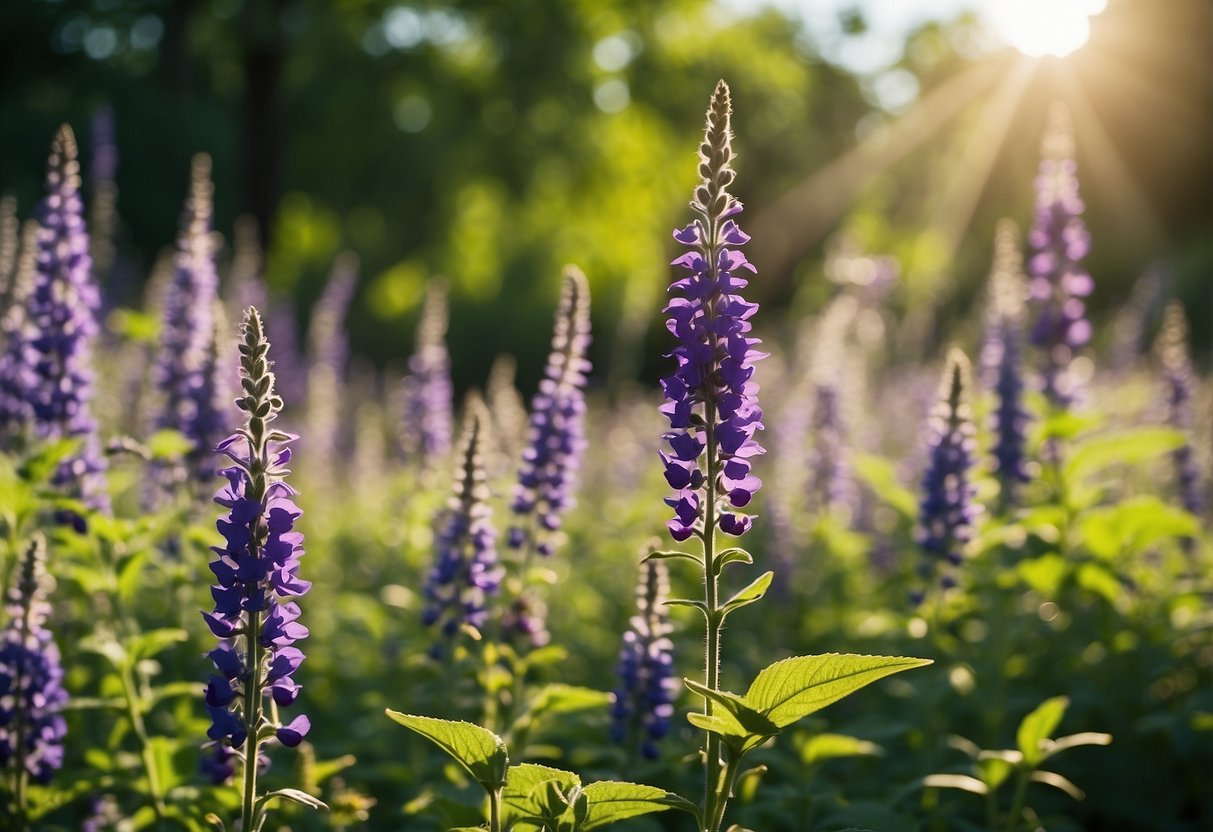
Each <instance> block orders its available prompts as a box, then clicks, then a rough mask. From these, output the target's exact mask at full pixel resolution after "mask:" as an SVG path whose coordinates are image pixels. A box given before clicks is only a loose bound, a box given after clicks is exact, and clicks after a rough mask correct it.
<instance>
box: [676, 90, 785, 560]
mask: <svg viewBox="0 0 1213 832" xmlns="http://www.w3.org/2000/svg"><path fill="white" fill-rule="evenodd" d="M730 114H731V104H730V101H729V88H728V86H727V85H726V84H725V83H724V82H723V81H721V82H720V83H719V84H717V86H716V90H715V92H714V93H713V95H712V102H711V105H710V106H709V108H708V113H707V129H706V132H705V136H704V141H703V144H702V145H700V147H699V175H700V176H701V177H702V180H703V181H702V182H701V183H700V185H699V186H698V187H697V188H696V189H695V197H694V199H692V200H691V208H692V209H693V210H694V211H695V212H696V214H697V215H698V216H697V217H696V218H695V220H694V221H693V222H692V223H691V224H690V225H688V226H687V227H686V228H682V229H679V230H677V231H675V232H674V239H676V240H677V241H678V242H680V243H682V244H683V245H685V246H687V247H688V248H689V249H690V250H689V251H688V252H687V253H686V254H684V255H682V256H681V257H679V258H677V259H676V260H674V263H673V264H674V265H675V266H678V267H680V268H682V269H684V270H685V271H686V275H685V276H683V277H681V278H679V279H678V280H675V281H674V282H673V283H672V284H671V285H670V293H671V294H673V295H674V297H673V298H672V299H671V300H670V302H669V304H668V305H667V306H666V307H665V310H664V311H665V313H666V314H667V315H669V319H668V320H667V321H666V327H667V328H668V329H669V330H670V332H671V333H673V335H674V337H675V338H677V339H678V345H677V346H676V347H674V349H673V350H672V351H671V353H670V356H671V357H673V358H674V359H675V360H676V361H677V362H678V369H677V370H675V372H674V374H673V375H671V376H669V377H668V378H665V379H662V382H661V383H662V387H663V388H664V389H665V396H666V399H667V401H666V403H665V404H663V405H662V406H661V408H660V410H661V412H662V413H663V414H664V415H665V416H666V417H667V418H669V420H670V431H669V432H668V433H666V434H665V439H666V441H668V442H669V445H670V451H671V453H668V454H667V453H664V452H662V453H661V459H662V462H663V463H664V464H665V478H666V481H667V482H669V484H670V486H671V487H672V488H674V489H675V490H676V491H677V494H676V496H674V497H670V498H667V499H666V503H667V504H669V506H670V507H671V508H673V509H674V519H672V520H670V521H669V523H668V526H669V529H670V534H671V536H673V538H674V539H675V540H686V539H687V538H689V537H690V536H691V535H693V534H695V533H696V532H697V531H698V532H699V533H700V534H703V533H705V531H706V530H705V529H704V524H705V523H706V524H707V525H709V526H710V525H713V524H716V523H718V524H719V526H720V529H721V530H722V531H724V532H725V533H727V534H731V535H741V534H744V533H745V532H746V531H748V530H749V528H750V526H751V524H752V522H753V519H752V518H751V517H750V516H748V515H746V514H741V513H739V512H736V511H734V510H733V509H738V508H744V507H745V506H747V505H748V504H749V502H750V500H751V499H752V498H753V496H754V493H755V492H756V491H757V490H758V489H759V487H760V486H761V485H762V481H761V480H760V479H758V477H756V476H754V475H753V473H752V472H751V464H752V462H751V461H752V459H753V457H755V456H757V455H758V454H761V453H764V449H763V447H762V446H761V445H759V444H758V442H757V441H756V440H755V439H754V433H755V431H757V430H760V429H761V428H762V426H763V425H762V421H761V419H762V410H761V408H759V406H758V384H757V383H756V382H754V381H753V380H752V378H751V377H752V376H753V374H754V363H755V362H756V361H758V360H759V359H761V358H763V357H764V354H763V353H760V352H758V351H757V350H756V349H755V346H756V345H757V344H758V343H759V341H758V339H756V338H750V337H747V334H746V333H748V332H749V331H750V321H749V318H750V317H751V316H752V315H753V314H754V313H755V312H756V311H757V310H758V304H756V303H747V302H746V301H745V300H744V299H743V298H742V297H741V295H740V294H738V292H739V291H740V290H741V289H743V288H745V286H746V285H747V283H748V281H747V280H746V279H745V278H743V277H742V276H741V273H742V270H748V271H751V272H753V271H755V269H754V267H753V266H752V265H751V264H750V262H749V261H748V260H746V258H745V255H744V254H742V253H741V252H740V251H738V250H737V249H736V248H734V247H735V246H740V245H744V244H745V243H746V242H747V241H748V240H749V239H750V238H749V236H748V235H747V234H746V233H745V232H743V231H742V230H741V229H740V228H739V227H738V225H737V222H736V221H735V220H734V219H732V218H733V217H734V216H736V215H737V214H739V213H741V203H740V202H738V201H737V200H736V199H734V198H733V196H732V195H730V194H729V193H728V191H727V190H726V189H727V188H728V186H729V185H730V184H732V182H733V178H734V173H733V169H732V167H731V162H732V159H733V149H732V132H731V130H730V126H729V118H730ZM705 457H706V461H705ZM701 463H703V464H704V465H706V466H707V468H708V469H709V470H711V471H714V472H719V473H718V475H717V481H716V482H714V483H708V482H706V475H705V473H704V468H703V467H701ZM718 498H726V499H727V502H728V504H729V506H730V508H728V509H722V510H721V511H719V512H718V511H717V509H718V508H720V507H718V506H717V505H715V504H714V503H715V502H716V500H717V499H718Z"/></svg>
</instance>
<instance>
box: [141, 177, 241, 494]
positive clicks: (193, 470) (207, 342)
mask: <svg viewBox="0 0 1213 832" xmlns="http://www.w3.org/2000/svg"><path fill="white" fill-rule="evenodd" d="M214 192H215V187H214V185H213V184H211V160H210V157H209V156H207V155H206V154H203V153H199V154H198V155H196V156H195V157H194V159H193V162H192V164H191V166H190V192H189V196H188V197H187V198H186V201H185V209H184V211H183V212H182V216H181V230H180V233H179V234H178V237H177V253H176V255H175V256H174V258H173V276H172V279H171V282H170V283H169V285H168V287H167V288H166V290H165V294H164V304H163V310H162V318H161V331H160V344H159V347H158V352H157V357H156V370H155V380H156V387H157V389H158V390H160V391H161V395H162V409H161V411H160V416H159V418H158V420H157V426H158V427H160V428H167V429H170V430H176V431H180V432H181V433H182V434H184V435H185V437H186V438H187V439H189V440H190V447H191V449H190V451H189V452H188V453H187V454H186V462H187V466H188V469H189V471H188V473H189V476H190V479H191V480H193V481H196V482H200V483H205V482H207V481H209V480H210V479H211V478H212V477H213V476H214V475H215V466H214V462H213V458H212V456H211V448H213V447H214V446H215V444H216V443H217V442H218V441H219V440H220V439H222V438H223V437H224V436H225V435H226V434H227V428H228V422H227V419H226V417H225V411H226V408H224V407H222V406H220V403H219V400H218V398H217V397H218V395H219V393H220V392H221V391H220V390H216V385H217V384H222V381H221V380H218V379H217V378H216V374H217V373H219V372H221V371H220V370H219V369H218V368H217V365H218V364H219V363H220V362H219V360H218V358H217V356H216V355H215V350H216V349H217V347H218V345H217V344H216V343H215V339H216V331H215V327H216V323H215V315H216V312H215V305H216V301H217V298H218V288H219V278H218V275H217V274H216V271H215V236H214V233H213V232H212V230H211V222H212V216H213V214H214V209H213V199H214ZM163 485H165V486H171V485H172V483H171V482H166V483H163Z"/></svg>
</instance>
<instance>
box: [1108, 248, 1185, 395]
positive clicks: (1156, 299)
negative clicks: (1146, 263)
mask: <svg viewBox="0 0 1213 832" xmlns="http://www.w3.org/2000/svg"><path fill="white" fill-rule="evenodd" d="M1169 277H1170V275H1169V274H1168V273H1167V271H1166V270H1164V269H1163V267H1161V266H1159V265H1157V264H1155V265H1152V266H1150V267H1149V268H1148V269H1146V270H1145V272H1143V273H1142V275H1141V277H1139V278H1137V280H1136V281H1134V283H1133V291H1132V292H1131V293H1130V295H1129V300H1128V302H1127V303H1125V305H1124V306H1122V307H1121V308H1120V310H1119V311H1118V312H1117V313H1116V320H1115V321H1114V322H1113V323H1112V345H1111V349H1110V350H1109V353H1110V360H1109V364H1110V365H1111V368H1112V371H1113V372H1115V373H1124V372H1127V371H1128V370H1129V369H1131V368H1132V366H1133V364H1134V363H1136V362H1137V360H1138V359H1139V358H1141V353H1142V349H1143V348H1144V345H1145V336H1146V329H1147V326H1148V324H1149V322H1150V320H1151V319H1152V318H1153V317H1154V316H1155V315H1156V314H1157V313H1158V312H1159V307H1160V303H1161V300H1162V298H1163V297H1164V294H1165V291H1164V290H1165V289H1166V284H1168V283H1170V279H1169Z"/></svg>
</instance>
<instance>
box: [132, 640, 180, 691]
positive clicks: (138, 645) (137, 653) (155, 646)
mask: <svg viewBox="0 0 1213 832" xmlns="http://www.w3.org/2000/svg"><path fill="white" fill-rule="evenodd" d="M189 637H190V636H189V633H187V632H186V631H185V630H182V629H180V628H178V627H165V628H163V629H159V630H148V631H147V632H146V633H140V634H138V635H136V636H132V637H131V638H129V639H127V641H126V649H127V652H128V653H130V655H131V660H132V661H136V662H138V661H142V660H143V659H150V658H152V657H154V656H156V655H159V654H160V653H162V652H164V651H165V650H167V649H169V648H170V647H172V646H173V645H175V644H180V643H181V642H183V641H186V640H188V639H189ZM195 687H196V686H195Z"/></svg>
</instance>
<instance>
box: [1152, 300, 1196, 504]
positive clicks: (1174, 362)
mask: <svg viewBox="0 0 1213 832" xmlns="http://www.w3.org/2000/svg"><path fill="white" fill-rule="evenodd" d="M1155 350H1156V352H1157V354H1158V358H1159V361H1160V362H1161V364H1162V371H1163V382H1164V385H1165V389H1164V394H1163V395H1164V401H1165V402H1166V414H1167V424H1168V425H1169V426H1171V427H1173V428H1175V429H1177V430H1181V431H1183V432H1184V433H1185V440H1184V444H1183V445H1181V446H1179V447H1178V448H1176V449H1175V450H1174V451H1173V452H1172V453H1171V458H1172V460H1173V461H1174V463H1175V483H1176V491H1177V492H1178V496H1179V503H1180V505H1181V506H1183V508H1184V510H1185V511H1188V512H1191V513H1192V514H1195V515H1196V516H1197V517H1200V516H1201V513H1202V511H1203V509H1204V496H1203V494H1202V493H1201V482H1200V471H1199V470H1198V469H1197V467H1196V453H1195V451H1194V450H1193V448H1192V442H1191V433H1192V426H1193V414H1192V397H1193V389H1194V388H1195V386H1196V376H1195V373H1194V372H1193V370H1192V359H1191V357H1190V356H1189V354H1188V321H1187V318H1186V317H1185V316H1184V311H1183V307H1181V306H1180V305H1179V304H1178V303H1175V302H1172V303H1170V304H1168V305H1167V309H1166V312H1165V313H1164V315H1163V324H1162V331H1161V332H1160V333H1159V335H1158V341H1157V344H1156V346H1155Z"/></svg>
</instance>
